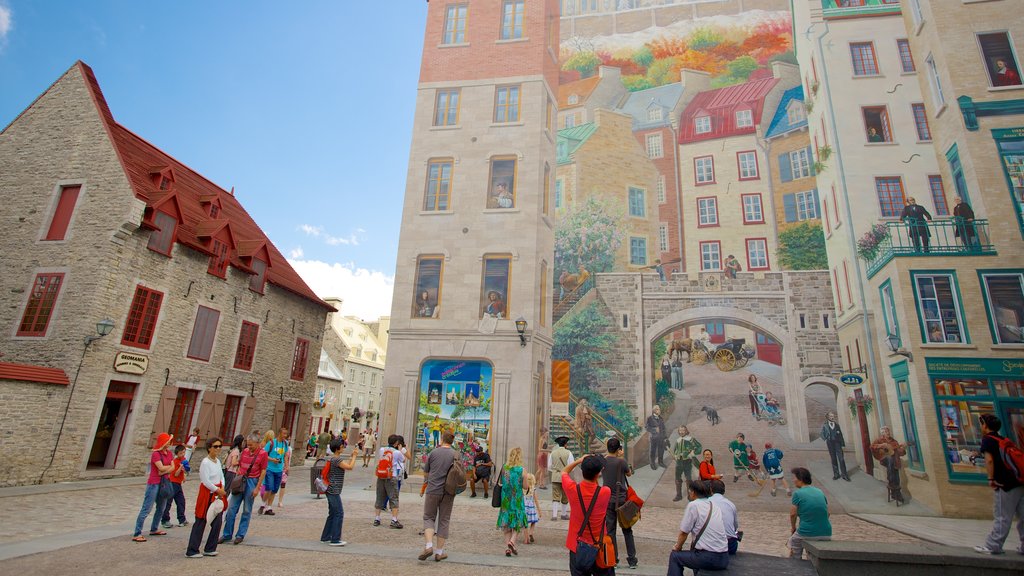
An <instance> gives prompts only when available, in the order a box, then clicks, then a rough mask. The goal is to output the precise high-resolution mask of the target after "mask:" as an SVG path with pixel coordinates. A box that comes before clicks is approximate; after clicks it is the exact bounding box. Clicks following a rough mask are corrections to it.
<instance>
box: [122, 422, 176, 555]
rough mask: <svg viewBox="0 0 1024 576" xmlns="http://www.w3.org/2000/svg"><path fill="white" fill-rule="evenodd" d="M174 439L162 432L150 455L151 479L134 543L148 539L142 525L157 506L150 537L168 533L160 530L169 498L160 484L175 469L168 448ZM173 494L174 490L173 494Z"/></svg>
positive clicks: (134, 535) (150, 527)
mask: <svg viewBox="0 0 1024 576" xmlns="http://www.w3.org/2000/svg"><path fill="white" fill-rule="evenodd" d="M173 439H174V437H173V436H171V435H170V434H167V433H166V432H161V433H160V435H159V436H157V437H156V444H154V445H153V452H152V453H151V454H150V455H149V477H148V478H147V479H146V493H145V495H144V496H143V497H142V508H141V509H140V510H139V516H138V517H137V518H136V519H135V533H134V534H133V535H132V542H145V541H146V537H145V536H143V535H142V524H143V523H144V522H145V521H146V516H149V511H150V510H152V509H153V506H154V505H155V506H156V512H154V513H153V523H152V524H150V526H149V535H150V536H166V535H167V532H164V531H163V530H161V529H160V516H161V514H162V513H163V509H164V507H165V506H166V505H167V502H168V500H169V497H167V496H161V495H160V482H161V480H164V479H166V476H167V475H168V474H170V473H171V471H172V470H173V469H174V466H173V465H172V462H173V460H174V455H172V454H171V451H170V450H168V449H167V448H168V447H169V446H170V445H171V440H173ZM171 493H172V494H173V489H172V492H171Z"/></svg>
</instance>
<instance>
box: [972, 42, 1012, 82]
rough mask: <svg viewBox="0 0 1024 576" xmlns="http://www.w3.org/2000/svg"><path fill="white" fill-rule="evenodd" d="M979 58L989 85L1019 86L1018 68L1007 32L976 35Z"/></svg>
mask: <svg viewBox="0 0 1024 576" xmlns="http://www.w3.org/2000/svg"><path fill="white" fill-rule="evenodd" d="M978 45H979V46H980V47H981V57H982V59H983V60H984V61H985V69H986V70H987V71H988V78H989V85H991V86H995V87H1000V86H1020V85H1021V83H1020V68H1019V67H1018V66H1017V56H1016V55H1015V54H1014V53H1013V44H1012V43H1011V42H1010V35H1009V33H1007V32H990V33H988V34H978Z"/></svg>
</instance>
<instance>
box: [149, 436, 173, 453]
mask: <svg viewBox="0 0 1024 576" xmlns="http://www.w3.org/2000/svg"><path fill="white" fill-rule="evenodd" d="M171 440H174V436H172V435H170V434H168V433H167V432H161V433H160V435H159V436H157V437H156V444H153V449H154V450H161V449H163V448H164V447H165V446H167V445H168V444H170V443H171Z"/></svg>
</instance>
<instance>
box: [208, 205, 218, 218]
mask: <svg viewBox="0 0 1024 576" xmlns="http://www.w3.org/2000/svg"><path fill="white" fill-rule="evenodd" d="M218 214H220V206H218V205H217V204H216V203H211V204H210V218H216V217H217V215H218Z"/></svg>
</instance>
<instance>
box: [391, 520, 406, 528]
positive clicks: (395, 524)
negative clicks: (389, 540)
mask: <svg viewBox="0 0 1024 576" xmlns="http://www.w3.org/2000/svg"><path fill="white" fill-rule="evenodd" d="M390 528H394V529H396V530H401V529H402V528H405V526H402V523H401V522H399V521H398V520H392V521H391V525H390Z"/></svg>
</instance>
